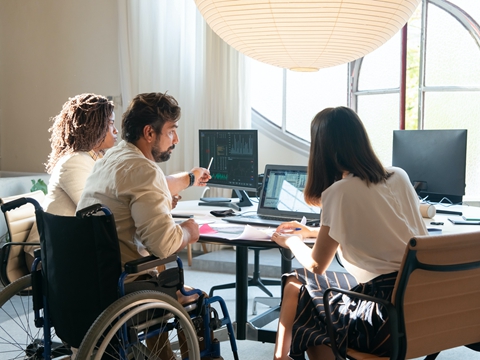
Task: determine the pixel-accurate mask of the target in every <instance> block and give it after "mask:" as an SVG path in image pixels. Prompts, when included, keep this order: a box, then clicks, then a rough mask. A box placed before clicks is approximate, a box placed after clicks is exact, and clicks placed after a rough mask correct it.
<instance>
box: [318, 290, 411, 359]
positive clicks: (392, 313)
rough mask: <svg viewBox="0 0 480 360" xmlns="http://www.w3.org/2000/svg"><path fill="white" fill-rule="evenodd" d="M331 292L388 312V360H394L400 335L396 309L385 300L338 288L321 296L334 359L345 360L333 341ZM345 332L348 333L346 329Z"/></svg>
mask: <svg viewBox="0 0 480 360" xmlns="http://www.w3.org/2000/svg"><path fill="white" fill-rule="evenodd" d="M332 292H336V293H341V294H345V295H348V296H349V297H350V298H352V299H359V300H365V301H372V302H374V303H377V304H380V305H381V306H383V307H385V308H386V310H387V312H388V316H389V322H388V325H389V328H390V337H391V339H392V352H391V354H390V358H391V359H396V356H397V354H398V351H399V341H398V339H399V335H400V334H399V331H398V329H399V326H398V321H399V319H398V318H399V316H398V313H397V309H396V308H395V306H394V305H393V304H392V303H391V302H390V301H387V300H384V299H379V298H376V297H373V296H370V295H365V294H361V293H357V292H354V291H351V290H344V289H339V288H328V289H327V290H325V292H324V294H323V305H324V308H325V321H326V323H327V332H328V337H329V338H330V343H331V347H332V351H333V353H334V355H335V358H336V359H340V360H345V357H343V356H342V355H341V354H340V350H339V348H338V345H337V342H336V340H335V339H336V337H335V335H336V334H335V329H334V327H333V323H332V315H331V308H330V302H329V295H330V293H332ZM347 332H348V328H347ZM402 335H404V334H402ZM347 347H348V344H347Z"/></svg>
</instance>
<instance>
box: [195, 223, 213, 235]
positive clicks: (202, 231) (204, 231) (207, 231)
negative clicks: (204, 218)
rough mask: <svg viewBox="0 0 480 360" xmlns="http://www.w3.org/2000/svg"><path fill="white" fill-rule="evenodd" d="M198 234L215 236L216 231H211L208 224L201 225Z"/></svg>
mask: <svg viewBox="0 0 480 360" xmlns="http://www.w3.org/2000/svg"><path fill="white" fill-rule="evenodd" d="M198 229H199V231H200V234H215V233H216V232H217V231H216V230H214V229H212V228H211V227H210V225H208V224H203V225H202V226H200V227H199V228H198Z"/></svg>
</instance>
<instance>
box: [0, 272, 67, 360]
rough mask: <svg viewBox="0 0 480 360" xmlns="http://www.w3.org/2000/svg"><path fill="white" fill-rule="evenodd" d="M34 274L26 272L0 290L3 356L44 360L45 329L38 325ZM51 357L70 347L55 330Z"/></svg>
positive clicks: (64, 351)
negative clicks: (32, 277)
mask: <svg viewBox="0 0 480 360" xmlns="http://www.w3.org/2000/svg"><path fill="white" fill-rule="evenodd" d="M31 283H32V281H31V276H30V275H26V276H24V277H22V278H20V279H18V280H16V281H14V282H13V283H11V284H10V285H8V286H7V287H6V288H4V289H3V290H2V291H1V292H0V309H1V310H0V359H32V360H37V359H44V358H45V357H44V347H43V344H44V340H43V339H44V336H43V328H37V327H35V323H34V320H35V316H34V312H33V303H32V296H31V292H30V291H29V290H30V288H31ZM52 340H53V346H52V356H51V357H50V356H49V357H48V358H49V359H50V358H55V357H59V356H65V355H69V354H70V350H69V349H68V348H67V347H65V346H64V345H63V344H62V343H61V341H60V340H59V339H58V338H57V337H55V334H53V333H52Z"/></svg>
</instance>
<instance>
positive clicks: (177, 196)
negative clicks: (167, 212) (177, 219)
mask: <svg viewBox="0 0 480 360" xmlns="http://www.w3.org/2000/svg"><path fill="white" fill-rule="evenodd" d="M179 200H182V197H181V196H180V195H178V194H177V195H173V196H172V210H173V209H175V208H176V207H177V203H178V201H179Z"/></svg>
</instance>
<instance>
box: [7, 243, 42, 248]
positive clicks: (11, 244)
mask: <svg viewBox="0 0 480 360" xmlns="http://www.w3.org/2000/svg"><path fill="white" fill-rule="evenodd" d="M14 245H15V246H16V245H18V246H40V243H39V242H7V243H5V244H3V245H2V247H6V246H14Z"/></svg>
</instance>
